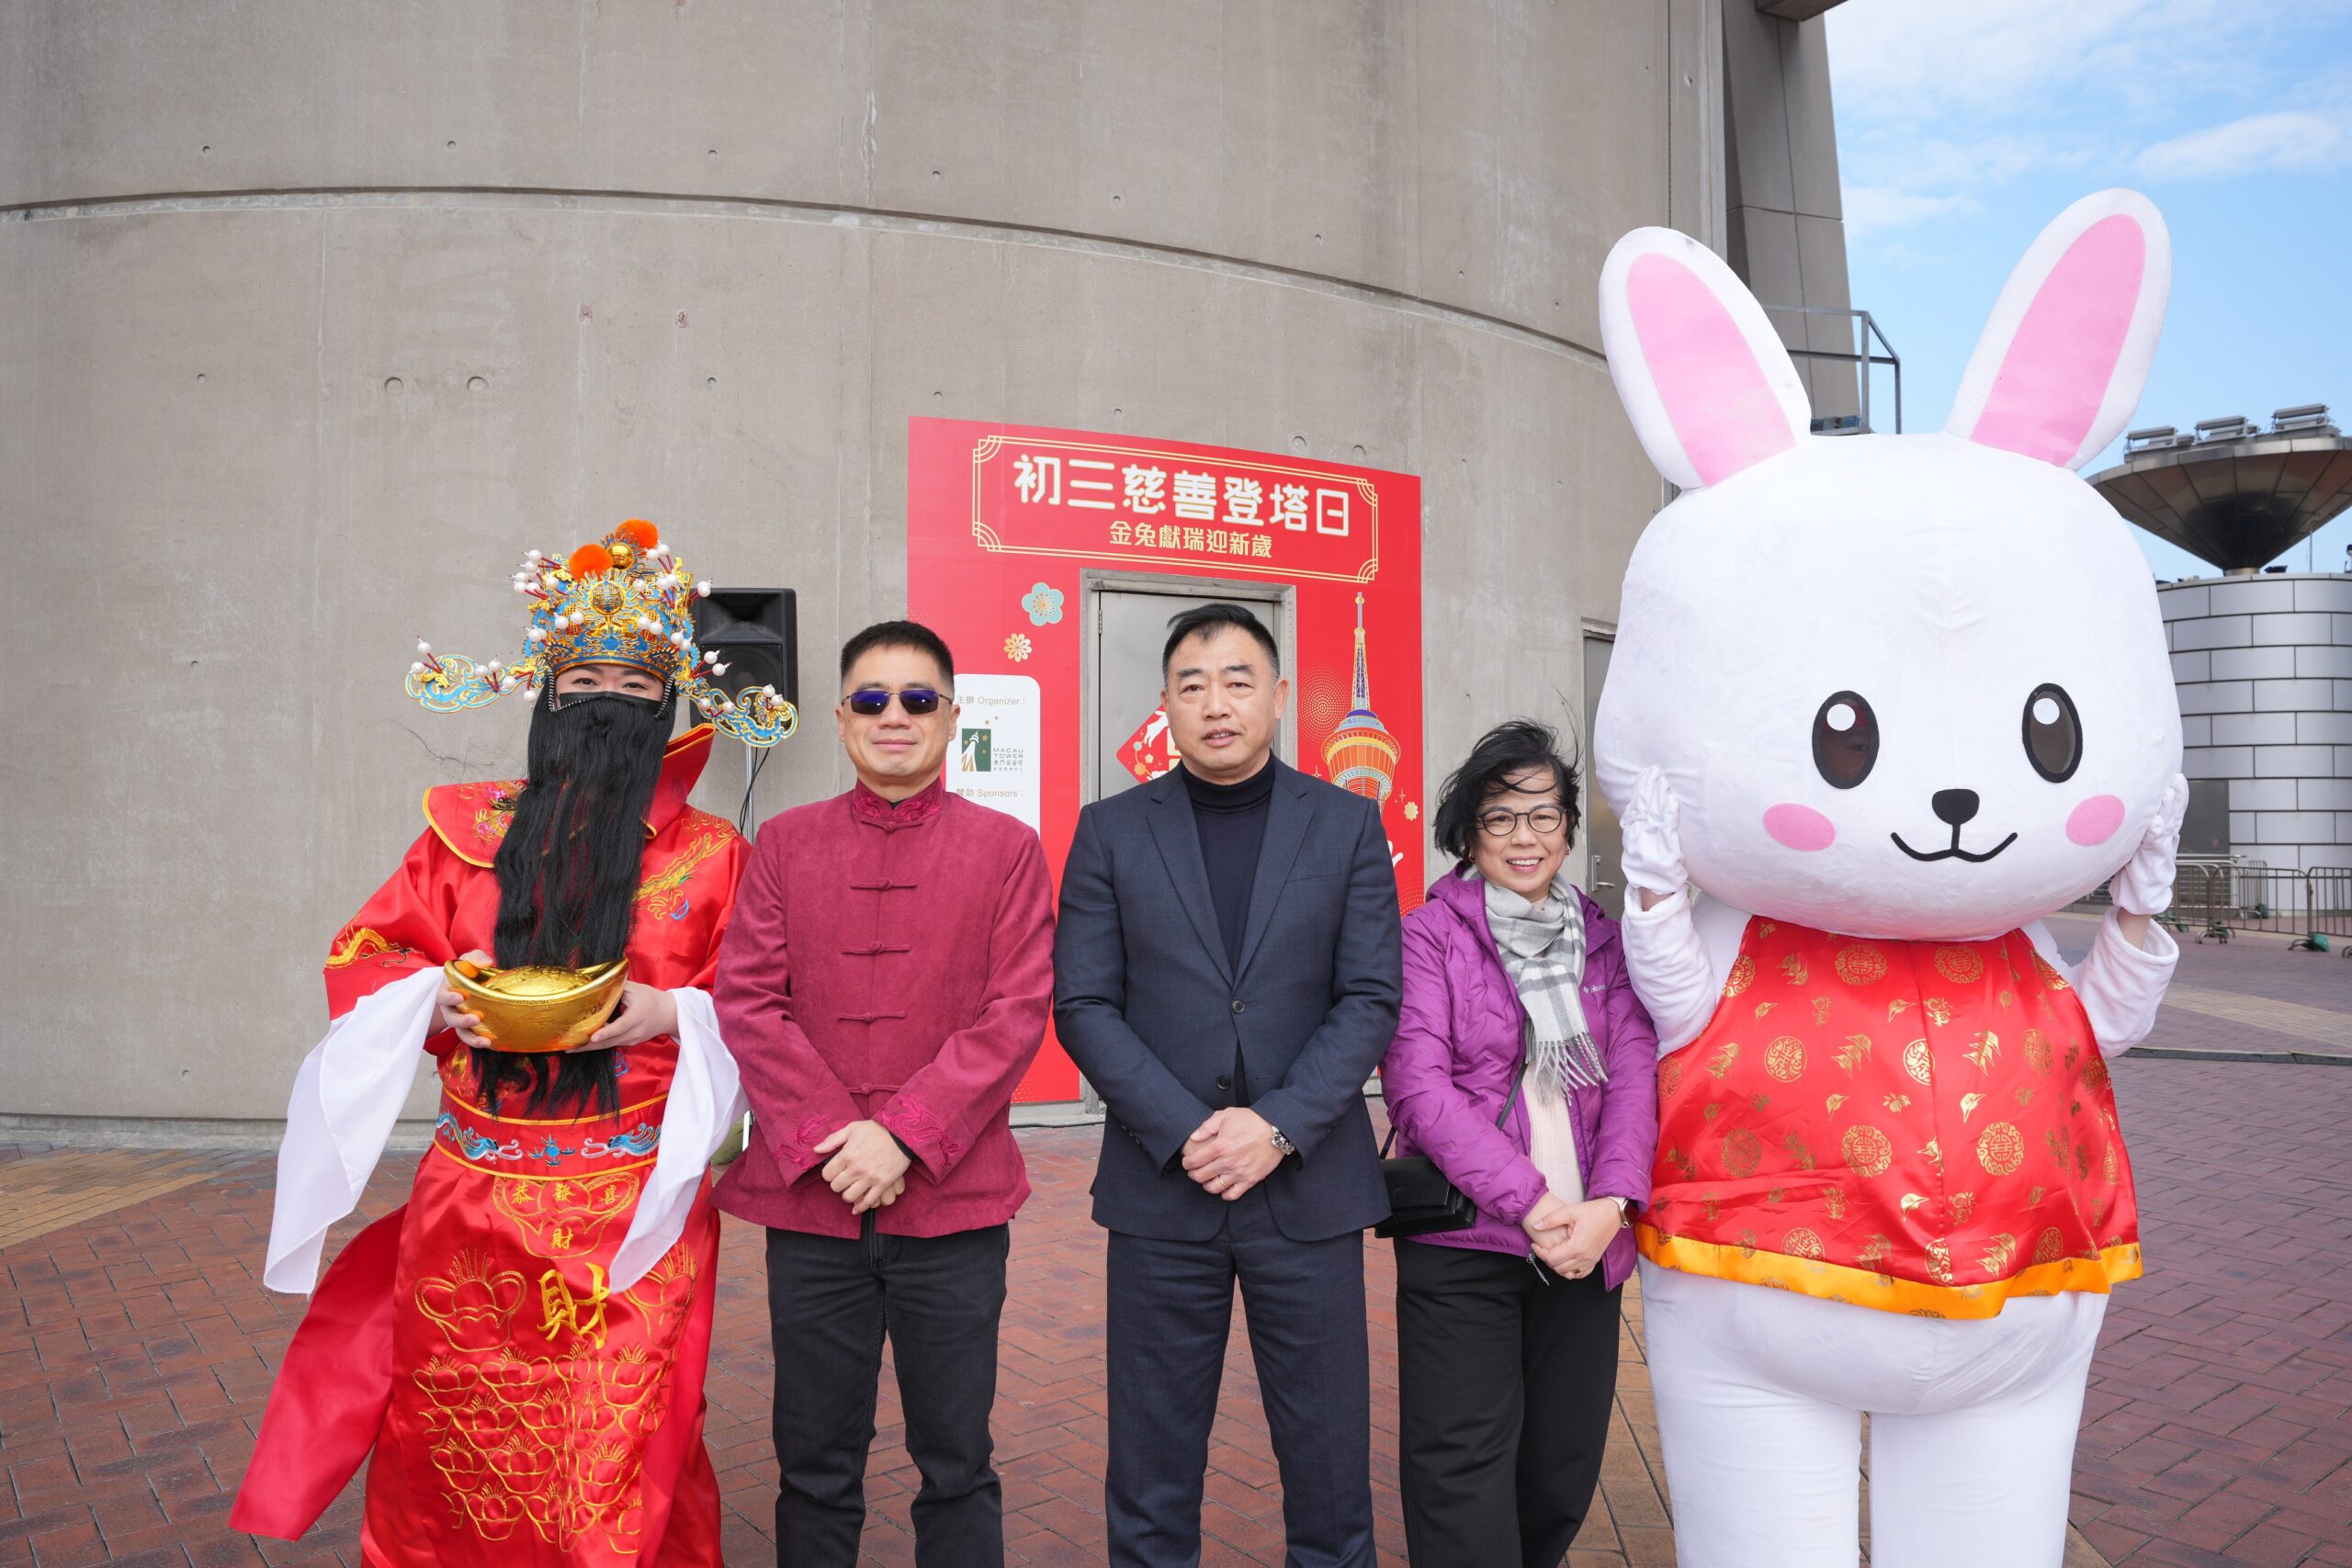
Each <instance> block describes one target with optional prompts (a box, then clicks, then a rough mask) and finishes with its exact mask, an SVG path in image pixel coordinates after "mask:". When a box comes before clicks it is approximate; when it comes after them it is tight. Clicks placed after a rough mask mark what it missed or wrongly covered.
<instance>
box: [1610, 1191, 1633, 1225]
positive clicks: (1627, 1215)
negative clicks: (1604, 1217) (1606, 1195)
mask: <svg viewBox="0 0 2352 1568" xmlns="http://www.w3.org/2000/svg"><path fill="white" fill-rule="evenodd" d="M1609 1201H1611V1202H1612V1203H1614V1204H1616V1205H1617V1228H1618V1229H1619V1230H1621V1231H1622V1230H1624V1229H1625V1228H1627V1227H1628V1226H1630V1225H1631V1224H1633V1223H1634V1214H1633V1208H1634V1205H1633V1201H1632V1200H1630V1199H1626V1198H1617V1197H1611V1199H1610V1200H1609Z"/></svg>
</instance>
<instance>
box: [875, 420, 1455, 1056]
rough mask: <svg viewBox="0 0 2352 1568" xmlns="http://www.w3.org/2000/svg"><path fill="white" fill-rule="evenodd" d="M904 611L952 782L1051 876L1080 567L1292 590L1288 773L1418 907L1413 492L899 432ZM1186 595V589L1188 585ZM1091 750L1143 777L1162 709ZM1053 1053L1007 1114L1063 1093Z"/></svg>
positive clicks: (1082, 605) (1246, 464)
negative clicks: (1367, 840)
mask: <svg viewBox="0 0 2352 1568" xmlns="http://www.w3.org/2000/svg"><path fill="white" fill-rule="evenodd" d="M907 557H908V558H907V602H908V613H909V614H910V615H912V616H913V617H914V618H915V619H916V620H919V621H922V622H923V623H924V624H925V625H927V626H932V627H933V629H935V630H937V631H938V632H939V633H940V635H941V636H943V637H945V638H946V639H947V641H948V645H949V646H950V647H951V648H952V649H955V653H956V686H957V696H958V699H959V700H960V701H961V702H962V703H963V705H964V717H963V720H962V728H963V734H962V737H961V740H960V744H959V745H958V746H957V748H956V750H955V752H954V753H953V754H952V757H951V767H950V770H949V783H950V784H951V786H952V787H954V788H956V789H957V790H958V791H959V792H960V793H962V794H964V795H967V796H969V797H970V798H972V799H975V800H978V801H981V802H983V803H984V804H987V805H989V806H993V807H998V808H999V809H1002V810H1006V811H1010V812H1012V814H1014V815H1016V816H1019V817H1022V818H1023V819H1024V820H1026V821H1028V822H1029V823H1030V825H1031V826H1033V827H1035V829H1037V831H1038V834H1039V836H1040V838H1041V839H1042V840H1044V843H1045V846H1046V860H1047V862H1048V863H1049V864H1050V865H1051V866H1052V867H1053V869H1054V874H1055V876H1056V878H1057V880H1058V878H1059V876H1060V874H1061V866H1062V862H1063V860H1064V858H1065V856H1066V855H1067V853H1068V852H1069V840H1070V836H1071V834H1072V832H1073V831H1074V830H1075V829H1076V827H1077V820H1078V808H1079V807H1080V804H1082V802H1083V800H1084V799H1085V798H1086V781H1085V780H1084V779H1083V778H1082V777H1081V776H1080V772H1081V768H1080V759H1081V757H1082V755H1083V753H1084V748H1083V746H1082V744H1081V739H1080V725H1081V723H1082V722H1083V716H1082V714H1081V712H1080V707H1081V702H1080V693H1081V691H1082V689H1083V686H1084V682H1085V673H1086V667H1085V661H1086V660H1089V659H1091V658H1092V657H1093V652H1092V649H1093V646H1094V644H1093V640H1092V637H1091V635H1090V633H1089V631H1088V629H1087V628H1088V627H1089V626H1091V622H1089V621H1088V619H1087V616H1086V614H1085V611H1086V608H1087V604H1088V602H1089V601H1088V598H1087V593H1088V587H1089V582H1090V579H1089V577H1088V573H1089V572H1090V571H1092V572H1095V573H1097V574H1100V575H1109V576H1113V577H1114V582H1116V583H1125V584H1126V585H1128V586H1130V587H1132V586H1134V581H1133V580H1134V579H1135V578H1136V577H1137V576H1139V575H1140V576H1145V577H1158V578H1165V579H1167V580H1169V581H1168V586H1169V587H1170V588H1172V589H1177V590H1180V591H1182V590H1183V589H1185V588H1186V587H1187V585H1186V584H1185V583H1184V582H1183V581H1182V580H1183V579H1186V578H1210V579H1220V580H1224V581H1228V582H1230V581H1235V580H1241V581H1265V582H1270V583H1280V584H1284V585H1287V586H1288V587H1289V588H1290V589H1291V590H1292V592H1293V595H1294V597H1293V598H1292V601H1291V603H1292V604H1293V606H1294V612H1293V613H1294V615H1295V625H1294V626H1293V628H1292V633H1293V639H1294V645H1295V649H1296V655H1295V659H1296V664H1297V668H1296V669H1295V670H1294V671H1291V672H1290V674H1291V680H1292V690H1293V698H1292V712H1291V718H1290V723H1292V724H1293V725H1295V727H1296V728H1295V734H1296V737H1297V761H1298V765H1299V766H1300V767H1301V768H1303V769H1305V770H1306V772H1308V773H1314V774H1316V775H1317V776H1319V777H1322V778H1327V779H1329V780H1331V781H1333V782H1334V783H1337V784H1340V786H1341V787H1343V788H1346V789H1350V790H1352V791H1354V792H1355V793H1357V794H1359V795H1365V796H1367V797H1369V798H1372V799H1375V800H1377V801H1379V802H1380V803H1381V814H1382V818H1383V819H1384V821H1385V824H1386V826H1387V829H1388V838H1389V848H1390V852H1391V856H1392V859H1393V862H1394V863H1395V865H1396V867H1397V878H1398V902H1399V904H1400V906H1401V907H1403V908H1412V907H1413V906H1414V905H1417V904H1419V902H1420V899H1421V887H1422V883H1423V876H1422V865H1421V859H1422V857H1421V837H1422V835H1421V828H1420V815H1421V809H1422V799H1421V765H1422V754H1421V562H1420V480H1419V479H1418V478H1417V477H1415V476H1413V475H1411V474H1398V473H1390V472H1387V471H1385V470H1383V469H1378V468H1356V467H1352V466H1351V465H1348V464H1343V463H1322V462H1314V461H1310V460H1308V459H1306V458H1304V457H1286V456H1283V455H1280V454H1275V453H1266V452H1243V451H1236V450H1233V449H1231V448H1227V447H1220V446H1194V445H1192V444H1189V443H1186V442H1179V441H1155V440H1148V439H1145V438H1141V437H1136V436H1130V435H1116V434H1094V433H1089V432H1084V431H1069V430H1040V429H1029V428H1025V427H1023V426H1018V425H1006V424H989V423H974V422H969V421H963V420H943V419H916V420H910V421H909V422H908V431H907ZM1195 592H1197V590H1195ZM1133 720H1134V729H1133V731H1132V733H1129V732H1128V730H1127V728H1126V723H1127V721H1126V720H1125V717H1123V718H1122V720H1121V724H1120V726H1119V728H1120V733H1119V734H1118V735H1115V736H1111V737H1107V738H1106V739H1105V741H1104V743H1105V744H1106V746H1108V747H1109V748H1111V749H1113V750H1114V755H1115V757H1116V759H1117V761H1118V763H1119V765H1121V766H1123V767H1125V768H1126V769H1127V770H1128V771H1129V772H1130V773H1133V774H1134V775H1135V776H1136V778H1138V779H1143V778H1148V777H1155V776H1157V775H1158V774H1159V773H1164V772H1166V771H1167V770H1168V769H1169V768H1170V767H1172V766H1174V765H1175V762H1176V761H1177V760H1178V759H1177V757H1176V754H1175V751H1174V748H1173V744H1172V737H1170V734H1169V733H1168V730H1167V728H1166V724H1165V719H1164V716H1161V715H1159V714H1156V713H1145V712H1141V711H1138V712H1137V713H1136V714H1135V715H1134V716H1133ZM1078 1092H1079V1083H1078V1074H1077V1070H1076V1068H1075V1067H1073V1066H1071V1064H1070V1061H1069V1057H1068V1056H1066V1055H1063V1054H1062V1052H1061V1050H1060V1049H1059V1048H1058V1047H1057V1045H1055V1044H1054V1043H1052V1042H1051V1041H1048V1042H1047V1044H1046V1050H1045V1051H1044V1052H1043V1053H1041V1054H1040V1055H1039V1057H1038V1061H1037V1065H1036V1066H1035V1068H1033V1069H1032V1070H1031V1072H1030V1074H1029V1077H1028V1078H1027V1079H1026V1080H1025V1081H1024V1082H1023V1085H1022V1089H1021V1093H1020V1096H1019V1098H1020V1099H1022V1100H1074V1099H1076V1098H1077V1097H1078Z"/></svg>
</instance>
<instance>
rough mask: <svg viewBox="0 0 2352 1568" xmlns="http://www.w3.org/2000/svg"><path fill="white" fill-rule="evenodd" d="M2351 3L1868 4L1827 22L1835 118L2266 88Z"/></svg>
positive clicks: (1923, 0) (1982, 0)
mask: <svg viewBox="0 0 2352 1568" xmlns="http://www.w3.org/2000/svg"><path fill="white" fill-rule="evenodd" d="M2348 10H2352V6H2346V0H2299V3H2298V4H2296V5H2293V6H2276V5H2272V6H2262V5H2255V6H2248V5H2245V4H2243V0H2058V3H2055V4H2052V0H1970V3H1968V4H1960V3H1958V0H1869V3H1868V4H1867V5H1852V6H1838V7H1837V8H1835V9H1834V10H1832V11H1831V12H1830V13H1829V14H1828V16H1827V17H1826V25H1827V28H1828V41H1829V65H1830V73H1831V75H1832V76H1833V78H1834V79H1835V85H1836V91H1837V96H1838V115H1839V118H1841V119H1843V118H1845V117H1846V116H1847V114H1848V113H1849V111H1851V112H1852V113H1854V114H1856V115H1858V116H1859V117H1860V118H1862V119H1863V120H1865V121H1878V120H1892V121H1896V122H1905V123H1919V122H1922V121H1927V120H1932V119H1934V118H1937V117H1939V116H1940V115H1944V114H1948V113H1961V114H1967V113H1973V114H1976V115H1982V114H1984V113H1986V112H1991V113H1996V114H2001V115H2004V116H2007V115H2008V114H2009V113H2011V112H2017V111H2022V112H2028V113H2030V112H2034V111H2037V110H2043V109H2047V108H2050V107H2055V103H2056V102H2060V101H2063V100H2064V98H2073V99H2075V100H2076V101H2077V102H2078V103H2079V102H2081V101H2085V100H2096V99H2107V100H2109V101H2111V102H2114V103H2117V104H2130V105H2134V106H2141V107H2148V106H2154V107H2163V106H2165V105H2167V104H2171V103H2176V102H2177V100H2178V98H2179V96H2181V95H2182V94H2183V93H2185V92H2193V91H2201V90H2212V89H2222V90H2237V91H2246V90H2255V89H2259V87H2260V86H2261V85H2263V84H2264V83H2266V82H2275V81H2276V79H2277V78H2278V75H2279V74H2280V73H2282V72H2284V71H2287V70H2290V69H2291V68H2292V67H2293V66H2294V65H2296V64H2297V63H2298V62H2299V56H2298V54H2297V51H2296V48H2295V45H2296V43H2297V40H2299V39H2308V38H2309V37H2310V36H2311V34H2312V31H2313V30H2314V29H2316V28H2322V27H2324V26H2325V25H2326V23H2327V22H2328V21H2329V20H2330V19H2331V18H2340V17H2344V16H2345V15H2346V14H2347V11H2348Z"/></svg>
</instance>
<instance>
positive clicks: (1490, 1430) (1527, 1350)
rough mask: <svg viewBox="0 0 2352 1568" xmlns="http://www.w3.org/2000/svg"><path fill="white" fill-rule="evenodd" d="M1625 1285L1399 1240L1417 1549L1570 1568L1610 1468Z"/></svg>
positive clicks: (1438, 1560)
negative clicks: (1604, 1470)
mask: <svg viewBox="0 0 2352 1568" xmlns="http://www.w3.org/2000/svg"><path fill="white" fill-rule="evenodd" d="M1621 1293H1622V1292H1618V1291H1610V1290H1603V1289H1602V1288H1601V1284H1600V1275H1598V1274H1588V1275H1585V1276H1584V1277H1583V1278H1581V1279H1576V1280H1568V1279H1563V1278H1562V1277H1561V1276H1559V1275H1557V1274H1555V1273H1553V1272H1552V1271H1551V1270H1550V1269H1538V1268H1537V1267H1536V1266H1535V1265H1534V1264H1532V1263H1531V1262H1529V1260H1528V1259H1527V1258H1525V1257H1524V1256H1521V1255H1517V1254H1511V1253H1502V1252H1480V1251H1475V1250H1473V1249H1472V1248H1469V1247H1435V1246H1431V1245H1430V1244H1428V1243H1426V1242H1419V1241H1407V1240H1399V1241H1398V1242H1397V1448H1398V1450H1399V1456H1398V1457H1399V1459H1400V1461H1401V1464H1400V1466H1399V1469H1400V1472H1401V1474H1400V1479H1401V1482H1402V1490H1403V1493H1404V1501H1405V1551H1406V1555H1407V1557H1408V1559H1409V1560H1410V1561H1412V1562H1416V1563H1419V1564H1423V1565H1425V1568H1452V1565H1453V1564H1456V1563H1479V1564H1493V1565H1497V1568H1499V1565H1501V1564H1507V1563H1512V1562H1517V1563H1521V1564H1522V1565H1523V1568H1559V1564H1560V1562H1562V1561H1563V1560H1564V1559H1566V1556H1567V1554H1568V1544H1569V1542H1571V1541H1573V1540H1576V1538H1577V1528H1578V1527H1579V1526H1581V1525H1582V1524H1583V1523H1584V1517H1585V1513H1586V1511H1587V1510H1588V1509H1589V1507H1590V1506H1592V1489H1593V1487H1594V1486H1595V1485H1596V1484H1598V1483H1599V1482H1600V1455H1601V1450H1602V1449H1603V1448H1604V1447H1606V1446H1607V1443H1608V1440H1609V1406H1610V1402H1611V1400H1612V1399H1614V1398H1615V1397H1616V1393H1617V1322H1618V1320H1617V1307H1618V1297H1619V1295H1620V1294H1621Z"/></svg>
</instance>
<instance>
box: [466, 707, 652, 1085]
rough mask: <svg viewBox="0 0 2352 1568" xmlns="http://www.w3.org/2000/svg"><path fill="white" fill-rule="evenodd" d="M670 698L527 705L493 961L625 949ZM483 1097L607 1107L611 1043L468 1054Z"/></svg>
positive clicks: (502, 856) (499, 869) (540, 960)
mask: <svg viewBox="0 0 2352 1568" xmlns="http://www.w3.org/2000/svg"><path fill="white" fill-rule="evenodd" d="M675 714H676V708H675V705H674V704H673V702H672V701H671V698H670V696H669V694H666V693H665V694H663V696H662V700H661V701H660V702H650V701H648V700H647V699H645V698H643V697H631V696H624V695H622V694H620V693H617V692H582V693H578V694H572V695H570V696H566V697H561V698H559V699H557V700H556V702H555V703H554V704H553V705H550V704H548V702H546V701H545V700H542V701H541V702H540V703H539V704H537V705H536V706H535V707H534V708H533V710H532V714H531V741H530V770H531V772H530V778H529V780H528V781H527V782H526V784H525V785H524V788H523V793H522V794H521V795H519V796H517V797H516V799H515V818H514V821H513V822H512V823H511V824H510V825H509V826H508V828H507V830H506V837H505V839H504V840H503V841H502V842H501V843H500V845H499V849H498V859H497V861H496V863H495V869H496V873H497V876H498V927H497V935H496V938H495V941H494V945H495V948H496V953H495V957H496V959H497V961H498V966H499V967H500V968H502V969H506V968H513V967H515V966H516V965H518V964H555V965H558V966H560V967H563V968H582V967H585V966H586V965H589V964H604V963H608V962H610V961H611V960H613V959H616V958H619V957H621V956H622V955H623V954H625V953H627V952H628V933H629V926H630V923H631V920H632V919H633V918H634V916H635V914H636V902H637V887H638V879H639V868H640V865H641V863H642V862H643V859H644V855H645V814H646V811H647V808H648V807H650V806H651V804H652V801H653V791H654V787H655V786H656V785H657V784H659V783H660V782H661V778H662V746H663V744H664V742H666V741H667V740H668V739H669V735H670V728H671V724H672V721H673V718H674V717H675ZM475 1055H476V1059H477V1065H478V1070H479V1072H480V1076H481V1089H482V1094H483V1098H484V1103H485V1104H486V1105H487V1106H488V1107H489V1108H490V1109H491V1110H492V1111H496V1110H497V1108H498V1100H499V1096H500V1094H501V1092H502V1091H503V1090H507V1089H521V1090H523V1091H524V1096H525V1100H526V1111H525V1113H526V1114H535V1113H538V1112H542V1111H548V1110H551V1109H555V1108H557V1107H558V1106H560V1105H567V1104H577V1103H578V1102H579V1101H580V1100H582V1099H585V1100H588V1101H590V1102H591V1103H593V1104H594V1106H595V1107H596V1108H597V1109H598V1110H600V1111H611V1110H613V1109H616V1107H617V1105H618V1102H619V1084H618V1081H617V1077H616V1072H615V1063H614V1061H613V1055H612V1053H611V1052H609V1051H588V1052H582V1053H581V1054H579V1055H569V1054H559V1055H551V1056H549V1055H515V1054H513V1053H509V1052H503V1051H479V1052H477V1053H475Z"/></svg>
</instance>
